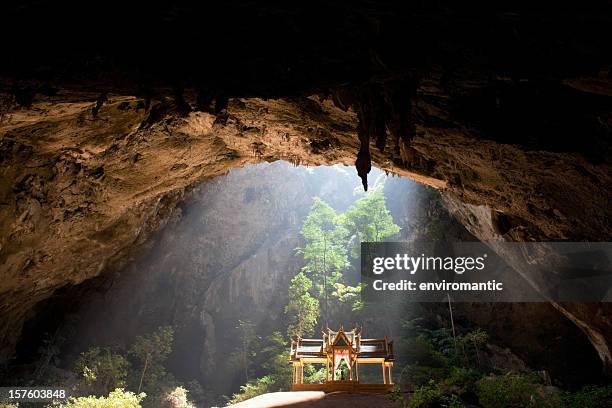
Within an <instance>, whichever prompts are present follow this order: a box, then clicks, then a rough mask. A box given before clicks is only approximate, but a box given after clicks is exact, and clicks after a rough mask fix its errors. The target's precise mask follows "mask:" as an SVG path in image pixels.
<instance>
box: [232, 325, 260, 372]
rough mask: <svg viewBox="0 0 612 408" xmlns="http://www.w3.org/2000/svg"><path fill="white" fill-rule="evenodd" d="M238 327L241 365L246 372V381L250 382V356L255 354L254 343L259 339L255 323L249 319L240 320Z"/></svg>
mask: <svg viewBox="0 0 612 408" xmlns="http://www.w3.org/2000/svg"><path fill="white" fill-rule="evenodd" d="M236 329H238V331H239V333H240V365H241V366H242V370H243V372H244V379H245V381H246V382H249V365H250V362H251V359H250V357H251V356H252V355H253V352H252V344H253V343H254V342H255V340H256V339H257V335H256V333H255V324H254V323H252V322H250V321H248V320H238V326H236Z"/></svg>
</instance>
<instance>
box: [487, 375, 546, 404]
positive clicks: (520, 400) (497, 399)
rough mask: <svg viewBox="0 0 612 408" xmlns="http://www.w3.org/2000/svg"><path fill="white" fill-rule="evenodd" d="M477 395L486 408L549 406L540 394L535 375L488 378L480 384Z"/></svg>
mask: <svg viewBox="0 0 612 408" xmlns="http://www.w3.org/2000/svg"><path fill="white" fill-rule="evenodd" d="M476 394H477V395H478V400H479V401H480V404H481V405H482V406H483V407H484V408H509V407H534V408H539V407H546V406H548V404H546V403H545V401H544V399H543V398H542V396H541V395H540V393H539V392H538V385H537V379H536V377H535V376H533V375H526V374H508V375H505V376H501V377H486V378H483V379H482V380H480V381H479V382H478V384H477V390H476Z"/></svg>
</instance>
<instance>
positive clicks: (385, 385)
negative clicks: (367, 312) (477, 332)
mask: <svg viewBox="0 0 612 408" xmlns="http://www.w3.org/2000/svg"><path fill="white" fill-rule="evenodd" d="M322 334H323V338H321V339H303V338H301V337H297V338H294V339H292V340H291V354H290V357H289V361H290V362H291V363H292V364H293V387H292V389H293V391H325V392H332V391H354V392H387V391H391V390H392V389H393V361H394V357H393V341H390V340H388V339H387V337H384V338H381V339H366V338H362V337H361V328H354V329H352V330H350V331H345V330H344V329H343V328H342V327H341V328H340V330H338V331H333V330H331V329H329V328H327V329H326V330H324V331H323V332H322ZM305 364H323V365H324V366H325V371H326V379H325V383H322V384H306V383H304V365H305ZM362 364H378V365H380V370H381V371H380V372H381V381H382V382H381V383H363V382H360V381H359V366H360V365H362Z"/></svg>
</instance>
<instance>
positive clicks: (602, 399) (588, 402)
mask: <svg viewBox="0 0 612 408" xmlns="http://www.w3.org/2000/svg"><path fill="white" fill-rule="evenodd" d="M561 401H562V404H561V406H562V407H563V408H606V407H610V405H612V402H611V401H612V385H605V386H599V387H598V386H588V387H584V388H583V389H581V390H580V391H578V392H575V393H565V394H563V396H562V397H561Z"/></svg>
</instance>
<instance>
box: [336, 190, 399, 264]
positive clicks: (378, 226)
mask: <svg viewBox="0 0 612 408" xmlns="http://www.w3.org/2000/svg"><path fill="white" fill-rule="evenodd" d="M339 223H340V224H341V225H343V226H344V227H345V228H346V230H347V231H348V232H349V234H350V235H351V236H354V237H356V238H357V239H355V240H353V242H354V243H355V244H354V245H353V248H352V249H351V253H352V255H353V257H355V258H357V257H358V256H359V242H378V241H384V240H385V239H389V238H392V237H393V236H395V235H397V233H398V232H399V231H400V227H399V225H396V224H395V223H394V222H393V217H391V213H390V212H389V210H388V209H387V206H386V203H385V196H384V195H383V191H382V188H375V189H372V190H371V191H370V192H368V193H367V194H366V195H365V197H363V198H361V199H359V200H358V201H357V202H356V203H355V205H354V206H352V207H351V208H349V210H348V211H346V212H345V213H344V214H342V215H341V216H340V220H339Z"/></svg>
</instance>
